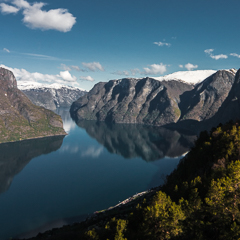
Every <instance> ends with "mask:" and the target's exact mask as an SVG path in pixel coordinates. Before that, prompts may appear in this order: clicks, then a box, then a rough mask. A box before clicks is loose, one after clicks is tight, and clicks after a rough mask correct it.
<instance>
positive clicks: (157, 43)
mask: <svg viewBox="0 0 240 240" xmlns="http://www.w3.org/2000/svg"><path fill="white" fill-rule="evenodd" d="M153 44H156V45H158V46H159V47H162V46H167V47H170V46H171V43H166V42H154V43H153Z"/></svg>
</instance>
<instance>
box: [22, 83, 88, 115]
mask: <svg viewBox="0 0 240 240" xmlns="http://www.w3.org/2000/svg"><path fill="white" fill-rule="evenodd" d="M18 88H19V89H20V90H21V91H22V92H23V93H24V94H25V95H26V96H27V97H28V98H29V99H30V100H31V101H32V103H33V104H35V105H37V106H40V107H44V108H47V109H50V110H53V111H54V110H56V109H57V108H69V107H70V106H71V104H72V103H73V102H74V101H76V100H77V99H78V98H79V97H81V96H83V95H84V94H85V93H86V91H84V90H81V89H79V88H75V87H69V86H63V85H60V84H51V85H41V84H39V85H37V86H35V85H33V84H28V85H26V84H22V83H21V81H19V82H18Z"/></svg>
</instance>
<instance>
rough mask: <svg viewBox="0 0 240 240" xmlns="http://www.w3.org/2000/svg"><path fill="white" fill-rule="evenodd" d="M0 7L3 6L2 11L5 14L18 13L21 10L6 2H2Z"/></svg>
mask: <svg viewBox="0 0 240 240" xmlns="http://www.w3.org/2000/svg"><path fill="white" fill-rule="evenodd" d="M0 8H1V12H2V13H5V14H9V13H17V12H18V11H19V8H16V7H14V6H10V5H8V4H5V3H0Z"/></svg>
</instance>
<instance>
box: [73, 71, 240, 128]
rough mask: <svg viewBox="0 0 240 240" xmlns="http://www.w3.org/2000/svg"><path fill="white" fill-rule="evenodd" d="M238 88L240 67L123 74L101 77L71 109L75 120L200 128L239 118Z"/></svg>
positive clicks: (239, 97) (239, 85)
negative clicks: (104, 79) (138, 76)
mask: <svg viewBox="0 0 240 240" xmlns="http://www.w3.org/2000/svg"><path fill="white" fill-rule="evenodd" d="M238 88H240V78H239V71H237V70H236V69H230V70H219V71H214V70H202V71H200V70H199V71H185V72H184V71H183V72H176V73H173V74H170V75H166V76H164V77H159V78H142V79H134V78H124V79H119V80H111V81H109V82H106V83H104V82H101V83H97V84H96V85H95V86H94V87H93V89H92V90H91V91H90V92H89V93H88V94H86V95H84V96H83V97H80V98H79V99H78V100H77V101H75V102H74V103H73V104H72V106H71V110H70V112H71V115H72V117H73V118H74V119H75V120H76V121H79V120H82V119H86V120H97V121H107V122H116V123H137V124H148V125H157V126H163V125H169V126H171V124H174V125H175V126H180V127H184V128H188V129H189V128H191V129H193V130H194V129H196V128H197V130H198V131H200V130H203V129H209V128H210V127H212V126H214V125H217V124H219V123H224V122H226V121H229V120H235V119H236V118H240V111H239V107H240V106H239V104H240V102H239V100H238V99H240V96H238V95H240V91H238V90H237V89H238ZM239 90H240V89H239ZM176 123H177V125H176Z"/></svg>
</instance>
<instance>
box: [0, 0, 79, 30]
mask: <svg viewBox="0 0 240 240" xmlns="http://www.w3.org/2000/svg"><path fill="white" fill-rule="evenodd" d="M3 4H4V3H2V4H1V11H2V12H3V11H4V10H5V11H4V13H14V11H15V13H16V12H17V11H18V10H20V9H22V10H23V11H22V13H23V22H24V23H25V25H26V26H27V27H29V28H33V29H36V28H38V29H41V30H57V31H60V32H68V31H70V30H71V29H72V27H73V25H74V24H75V23H76V17H74V16H73V15H72V14H71V13H69V12H68V10H67V9H63V8H58V9H51V10H49V11H44V10H42V7H43V6H45V5H46V4H45V3H42V2H35V3H33V4H30V3H28V2H27V1H25V0H13V1H12V4H13V5H15V6H10V5H7V4H5V5H7V6H5V5H3ZM7 9H8V12H6V11H7Z"/></svg>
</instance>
